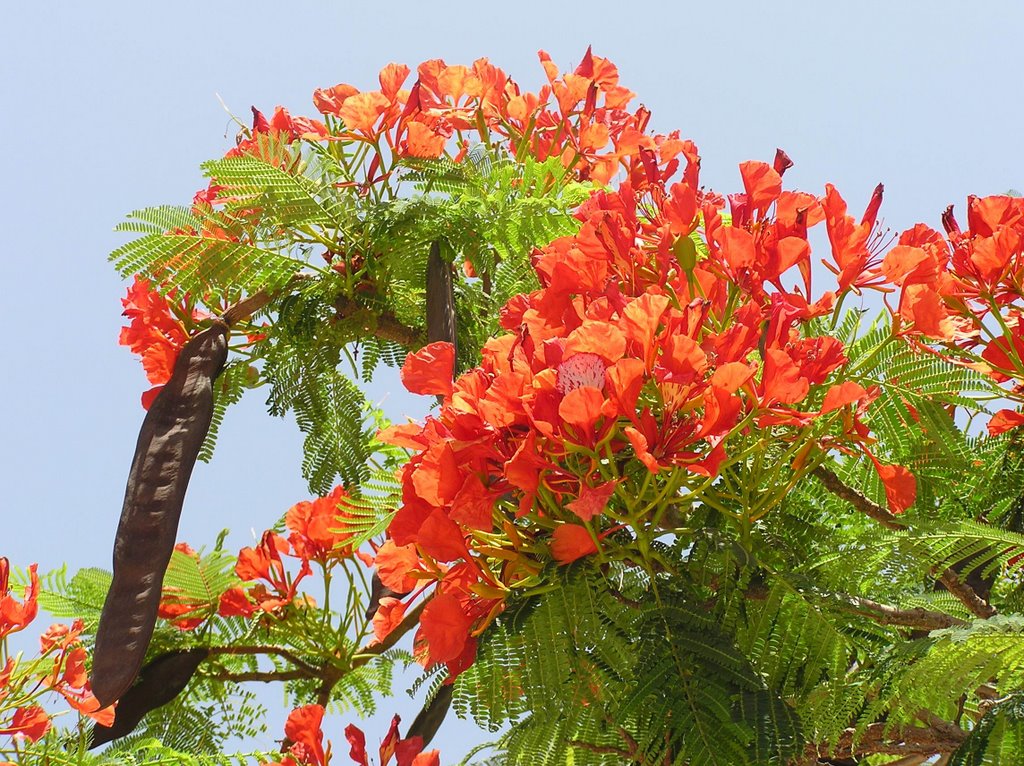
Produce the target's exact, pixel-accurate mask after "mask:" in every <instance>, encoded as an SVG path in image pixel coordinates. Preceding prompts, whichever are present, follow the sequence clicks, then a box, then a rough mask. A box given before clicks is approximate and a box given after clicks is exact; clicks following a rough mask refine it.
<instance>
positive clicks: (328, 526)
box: [284, 486, 352, 564]
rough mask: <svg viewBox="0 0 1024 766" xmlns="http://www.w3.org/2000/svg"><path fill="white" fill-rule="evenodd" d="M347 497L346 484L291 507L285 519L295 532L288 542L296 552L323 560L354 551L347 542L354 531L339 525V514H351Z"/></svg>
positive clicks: (286, 524)
mask: <svg viewBox="0 0 1024 766" xmlns="http://www.w3.org/2000/svg"><path fill="white" fill-rule="evenodd" d="M347 497H348V493H347V492H346V491H345V489H344V487H341V486H337V487H335V488H334V489H333V490H331V492H330V494H328V495H327V496H326V497H320V498H317V499H316V500H313V501H312V502H308V501H303V502H301V503H296V504H295V505H293V506H292V507H291V508H289V509H288V512H287V513H286V514H285V517H284V523H285V526H287V527H288V529H289V531H291V533H292V534H291V535H289V537H288V542H289V543H290V544H291V546H292V549H293V550H294V551H295V555H297V556H300V557H302V558H303V559H306V560H309V561H316V562H319V563H320V564H326V563H327V561H328V560H331V559H341V558H346V557H347V556H349V555H351V553H352V550H351V547H348V546H345V545H344V542H345V541H346V540H348V539H350V538H351V535H350V534H348V533H345V532H341V531H338V529H337V527H338V523H339V522H338V520H339V518H347V517H348V514H346V513H345V512H344V511H343V510H342V503H343V501H344V499H345V498H347Z"/></svg>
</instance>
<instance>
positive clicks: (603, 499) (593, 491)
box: [566, 481, 618, 521]
mask: <svg viewBox="0 0 1024 766" xmlns="http://www.w3.org/2000/svg"><path fill="white" fill-rule="evenodd" d="M617 483H618V482H615V481H607V482H605V483H604V484H600V485H598V486H597V487H589V486H587V485H586V484H584V485H583V486H581V487H580V494H579V497H578V498H576V499H575V500H573V501H571V502H569V503H566V507H567V508H568V509H569V510H570V511H572V512H573V513H575V514H576V515H577V516H579V517H580V519H581V520H583V521H590V520H591V519H593V518H594V517H595V516H599V515H600V514H602V513H604V509H605V508H607V507H608V500H609V499H610V498H611V496H612V494H614V492H615V485H616V484H617Z"/></svg>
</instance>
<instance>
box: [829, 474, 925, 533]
mask: <svg viewBox="0 0 1024 766" xmlns="http://www.w3.org/2000/svg"><path fill="white" fill-rule="evenodd" d="M811 474H812V475H813V476H814V477H815V478H816V479H817V480H818V481H820V482H821V483H822V484H824V485H825V489H827V490H828V491H829V492H831V493H832V494H833V495H835V496H836V497H838V498H841V499H843V500H845V501H846V502H848V503H849V504H850V505H852V506H853V507H854V508H856V509H857V510H858V511H860V512H861V513H863V514H864V515H865V516H869V517H870V518H872V519H874V520H875V521H877V522H878V523H879V524H881V525H882V526H883V527H885V528H886V529H906V528H907V525H906V524H901V523H900V522H899V521H897V520H896V517H895V516H893V515H892V514H891V513H889V511H887V510H886V509H885V508H883V507H882V506H880V505H879V504H878V503H876V502H875V501H874V500H872V499H871V498H868V497H865V496H864V495H862V494H861V493H860V492H858V491H857V490H855V489H854V488H853V487H848V486H846V485H845V484H843V481H842V479H840V478H839V477H838V476H836V475H835V474H834V473H833V472H832V471H831V470H829V469H828V468H826V467H825V466H823V465H819V466H818V467H817V468H815V469H814V470H813V471H811Z"/></svg>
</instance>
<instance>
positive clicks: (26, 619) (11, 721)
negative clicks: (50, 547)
mask: <svg viewBox="0 0 1024 766" xmlns="http://www.w3.org/2000/svg"><path fill="white" fill-rule="evenodd" d="M28 575H29V584H28V586H27V587H26V588H25V591H24V593H23V596H22V598H21V599H18V598H17V597H16V596H15V595H14V594H13V593H12V592H11V588H10V563H9V562H8V560H7V559H6V558H3V557H0V642H2V641H3V640H4V639H5V638H6V637H7V636H9V635H10V634H12V633H16V632H18V631H20V630H24V629H25V628H26V627H28V625H29V624H30V623H32V621H33V620H35V618H36V616H37V614H38V611H39V606H38V597H39V577H38V574H37V572H36V565H35V564H33V565H32V566H31V567H29V569H28ZM82 629H83V624H82V621H81V620H76V621H75V622H74V623H73V624H72V625H71V626H67V625H59V624H58V625H51V626H50V627H49V628H48V629H47V630H46V632H45V633H43V635H42V636H40V638H39V655H38V656H36V657H33V658H30V659H27V660H26V659H24V658H22V657H21V656H18V657H7V659H6V661H5V662H4V664H3V666H2V667H0V735H5V734H6V735H9V736H12V737H15V738H16V739H28V740H29V741H32V742H35V741H37V740H39V739H40V738H41V737H43V736H44V735H45V734H46V732H48V731H49V730H50V728H51V726H52V725H53V723H52V716H51V714H50V713H48V712H47V711H46V709H45V708H44V707H43V706H42V705H41V704H39V700H40V698H41V697H43V696H44V695H46V694H49V693H56V694H59V695H60V697H61V698H63V699H64V701H65V702H67V704H68V705H70V706H71V708H73V709H74V710H76V711H78V712H79V713H81V714H83V715H86V716H88V717H90V718H92V719H93V720H95V721H96V722H97V723H99V724H101V725H104V726H109V725H110V724H111V723H112V722H113V720H114V709H113V708H112V707H109V708H104V709H103V710H100V709H99V704H98V703H97V701H96V698H95V697H94V696H93V694H92V691H91V690H90V686H89V679H88V674H87V673H86V670H85V667H86V660H87V657H88V654H87V652H86V649H85V647H84V646H83V645H82V641H81V638H80V636H81V633H82Z"/></svg>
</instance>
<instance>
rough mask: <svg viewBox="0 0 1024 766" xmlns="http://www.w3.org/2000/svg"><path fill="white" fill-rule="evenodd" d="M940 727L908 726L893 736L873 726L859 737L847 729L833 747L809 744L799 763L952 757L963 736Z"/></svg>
mask: <svg viewBox="0 0 1024 766" xmlns="http://www.w3.org/2000/svg"><path fill="white" fill-rule="evenodd" d="M942 723H943V725H942V726H941V727H939V728H936V727H931V726H929V727H920V726H908V727H907V728H905V729H903V730H902V731H896V732H887V731H886V729H887V727H888V726H889V724H885V723H873V724H870V725H869V726H868V727H867V729H866V730H865V731H864V732H863V733H862V734H861V735H860V736H857V732H856V730H855V729H847V730H845V731H844V732H843V733H842V734H841V735H840V737H839V741H838V742H837V743H836V744H835V746H834V747H830V746H828V745H816V744H809V745H808V746H807V748H806V749H805V751H804V760H803V763H806V764H812V763H817V762H818V760H819V759H820V758H823V757H829V758H850V757H854V756H856V757H863V756H865V755H873V754H879V755H881V754H884V755H902V756H919V755H923V756H932V755H935V754H937V753H939V754H941V753H952V752H953V751H954V750H956V749H957V748H958V747H960V744H961V743H962V742H963V741H964V739H966V738H967V732H965V731H963V730H962V729H959V728H957V727H955V726H953V725H952V724H947V723H946V722H944V721H943V722H942ZM854 742H856V745H857V746H856V749H854V746H853V745H854Z"/></svg>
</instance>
